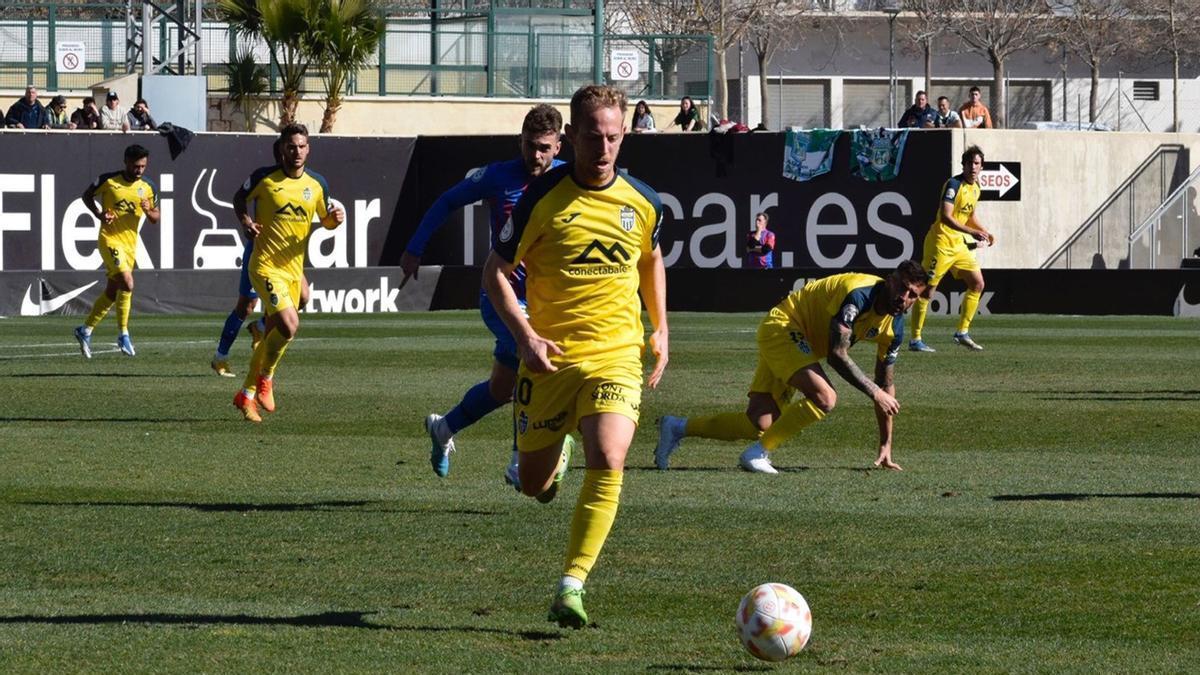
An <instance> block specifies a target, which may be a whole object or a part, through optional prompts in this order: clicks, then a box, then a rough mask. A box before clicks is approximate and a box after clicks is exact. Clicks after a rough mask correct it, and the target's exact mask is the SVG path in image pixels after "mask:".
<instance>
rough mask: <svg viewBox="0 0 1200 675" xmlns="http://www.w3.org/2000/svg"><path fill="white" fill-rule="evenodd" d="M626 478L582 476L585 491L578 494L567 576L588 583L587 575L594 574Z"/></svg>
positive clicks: (596, 473) (599, 473) (600, 473)
mask: <svg viewBox="0 0 1200 675" xmlns="http://www.w3.org/2000/svg"><path fill="white" fill-rule="evenodd" d="M624 476H625V474H624V473H623V472H621V471H616V470H613V469H587V470H586V471H584V472H583V487H582V488H580V490H579V501H577V502H576V503H575V517H574V518H572V519H571V538H570V539H569V540H568V542H567V562H566V566H565V567H564V568H563V575H564V576H571V577H575V578H576V579H579V580H580V581H586V580H587V576H588V572H591V571H592V565H594V564H596V557H597V556H599V555H600V549H601V548H602V547H603V546H604V540H605V539H607V538H608V531H609V530H611V529H612V525H613V521H614V520H616V519H617V503H618V502H619V501H620V499H621V481H622V479H623V478H624Z"/></svg>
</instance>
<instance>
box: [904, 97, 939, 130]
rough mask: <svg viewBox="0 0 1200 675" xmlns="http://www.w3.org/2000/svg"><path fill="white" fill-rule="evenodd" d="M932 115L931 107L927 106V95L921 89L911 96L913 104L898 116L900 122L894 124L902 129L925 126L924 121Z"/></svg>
mask: <svg viewBox="0 0 1200 675" xmlns="http://www.w3.org/2000/svg"><path fill="white" fill-rule="evenodd" d="M932 116H933V108H930V107H929V96H928V95H926V94H925V92H923V91H918V92H917V95H916V96H915V97H914V98H913V104H912V105H911V106H909V108H908V110H905V111H904V114H903V115H901V116H900V122H899V123H897V124H896V126H898V127H900V128H902V129H903V128H915V129H920V128H921V127H923V126H925V122H926V121H928V120H929V119H930V118H931V117H932Z"/></svg>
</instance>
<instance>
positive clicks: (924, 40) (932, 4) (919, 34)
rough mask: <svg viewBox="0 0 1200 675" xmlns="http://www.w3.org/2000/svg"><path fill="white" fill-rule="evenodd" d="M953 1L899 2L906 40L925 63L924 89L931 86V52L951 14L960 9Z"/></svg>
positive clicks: (908, 0)
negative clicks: (918, 52) (909, 41)
mask: <svg viewBox="0 0 1200 675" xmlns="http://www.w3.org/2000/svg"><path fill="white" fill-rule="evenodd" d="M960 6H961V5H958V4H956V3H955V2H954V0H901V2H900V9H901V11H902V12H903V19H904V21H903V23H902V24H901V25H902V26H903V27H904V29H905V31H906V33H907V35H908V39H909V40H911V41H912V42H913V44H915V45H916V46H917V47H918V48H920V50H921V55H922V56H923V57H924V61H925V89H930V88H931V87H932V86H933V51H934V44H936V42H937V39H938V38H939V37H941V36H942V35H943V34H944V33H945V32H946V24H947V23H949V18H950V15H951V13H953V12H954V10H955V9H956V8H957V7H960Z"/></svg>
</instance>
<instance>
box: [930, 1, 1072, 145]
mask: <svg viewBox="0 0 1200 675" xmlns="http://www.w3.org/2000/svg"><path fill="white" fill-rule="evenodd" d="M947 29H948V30H949V31H950V32H951V33H953V34H954V35H956V36H958V38H959V39H960V40H962V43H963V46H964V47H965V48H966V49H967V51H970V52H973V53H975V54H978V55H980V56H982V57H983V58H985V59H987V60H988V62H989V63H991V64H992V100H991V101H989V102H988V103H989V106H990V109H991V112H992V121H993V122H994V123H995V125H996V126H997V127H999V128H1004V127H1005V125H1006V124H1007V121H1008V120H1007V119H1006V118H1007V114H1006V111H1007V109H1008V90H1007V87H1006V86H1005V71H1004V64H1005V61H1006V60H1007V59H1008V57H1009V56H1012V55H1013V54H1014V53H1016V52H1020V51H1024V50H1026V49H1030V48H1033V47H1037V46H1040V45H1042V44H1044V43H1045V42H1047V41H1048V40H1049V39H1051V38H1052V37H1053V34H1054V31H1053V27H1052V22H1051V21H1050V13H1049V9H1048V7H1047V5H1046V4H1045V2H1044V0H976V2H974V3H972V4H971V5H969V6H968V7H967V8H966V11H961V12H956V13H954V14H953V15H952V16H950V17H949V18H948V24H947Z"/></svg>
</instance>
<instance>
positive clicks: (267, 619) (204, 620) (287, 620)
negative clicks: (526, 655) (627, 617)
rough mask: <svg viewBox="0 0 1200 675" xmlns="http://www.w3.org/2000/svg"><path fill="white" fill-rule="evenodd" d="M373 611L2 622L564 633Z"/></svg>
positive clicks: (534, 636)
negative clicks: (380, 619) (435, 622)
mask: <svg viewBox="0 0 1200 675" xmlns="http://www.w3.org/2000/svg"><path fill="white" fill-rule="evenodd" d="M369 614H374V612H321V613H320V614H301V615H299V616H250V615H248V614H172V613H167V612H163V613H145V614H63V615H56V616H33V615H21V616H0V624H20V623H37V624H56V625H76V624H84V625H106V624H131V623H132V624H147V625H151V626H295V627H298V628H360V629H365V630H386V631H414V632H422V633H492V634H495V635H511V636H513V637H518V638H520V639H522V640H534V641H539V642H540V641H545V640H561V639H562V638H563V634H562V633H556V632H550V631H539V630H504V629H502V628H489V627H486V626H406V625H388V624H381V623H372V622H370V621H367V619H366V616H367V615H369Z"/></svg>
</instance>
